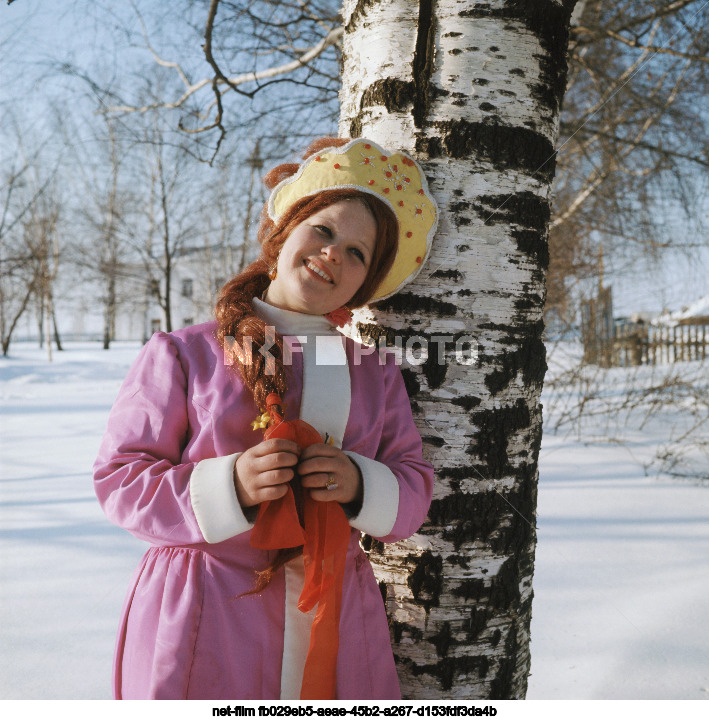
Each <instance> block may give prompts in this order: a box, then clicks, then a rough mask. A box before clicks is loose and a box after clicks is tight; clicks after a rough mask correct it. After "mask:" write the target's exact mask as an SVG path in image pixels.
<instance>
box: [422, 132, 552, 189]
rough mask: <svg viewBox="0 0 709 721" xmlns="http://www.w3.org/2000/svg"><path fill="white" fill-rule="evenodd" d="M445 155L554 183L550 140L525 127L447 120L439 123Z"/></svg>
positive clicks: (442, 149)
mask: <svg viewBox="0 0 709 721" xmlns="http://www.w3.org/2000/svg"><path fill="white" fill-rule="evenodd" d="M435 125H436V127H437V128H438V130H439V132H440V134H441V139H442V148H441V151H442V153H443V154H444V155H447V156H448V157H450V158H455V159H461V158H468V157H473V158H474V157H476V156H477V157H480V158H481V159H483V160H487V161H488V162H489V163H491V164H492V165H494V166H495V167H496V168H498V169H500V170H507V169H511V170H521V171H523V172H525V173H528V174H530V175H532V176H533V177H535V178H537V179H539V180H542V181H544V182H551V181H552V179H553V178H554V170H555V167H556V151H555V150H554V146H553V145H552V144H551V142H550V141H549V139H548V138H546V137H545V136H544V135H542V134H541V133H537V132H536V131H534V130H530V129H529V128H524V127H510V126H507V125H500V124H498V123H496V122H494V119H493V118H488V119H487V120H486V121H485V122H475V123H471V122H469V121H467V120H452V121H451V120H447V121H443V122H438V123H435Z"/></svg>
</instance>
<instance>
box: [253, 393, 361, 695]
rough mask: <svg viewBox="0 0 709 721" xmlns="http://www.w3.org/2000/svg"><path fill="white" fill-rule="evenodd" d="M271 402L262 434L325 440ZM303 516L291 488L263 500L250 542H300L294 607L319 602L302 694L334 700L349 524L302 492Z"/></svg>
mask: <svg viewBox="0 0 709 721" xmlns="http://www.w3.org/2000/svg"><path fill="white" fill-rule="evenodd" d="M273 400H275V399H272V396H269V397H268V399H267V405H269V406H270V408H269V412H270V413H271V415H272V416H273V417H275V419H276V422H275V424H274V425H272V426H270V427H269V428H268V429H267V430H266V432H265V433H264V438H265V439H266V440H268V439H269V438H286V439H289V440H293V441H295V442H296V443H298V445H299V446H300V447H301V448H307V447H308V446H311V445H313V444H314V443H322V442H323V439H322V437H321V436H320V434H319V433H318V432H317V431H316V430H315V429H314V428H313V427H312V426H311V425H309V424H308V423H306V422H305V421H301V420H295V421H285V420H283V418H282V417H281V416H280V415H279V414H278V413H275V412H274V411H273V405H272V403H269V401H273ZM277 404H280V398H279V399H278V400H277ZM303 518H304V521H303V525H301V523H300V520H299V518H298V511H297V508H296V503H295V496H294V494H293V490H292V488H291V487H290V486H289V488H288V492H287V493H286V495H285V496H283V498H279V499H278V500H276V501H266V502H264V503H262V504H261V506H260V508H259V512H258V516H257V518H256V523H255V525H254V528H253V530H252V531H251V545H252V546H253V547H254V548H262V549H267V550H275V549H281V548H295V547H297V546H301V545H302V546H303V562H304V564H305V585H304V587H303V592H302V593H301V594H300V599H299V600H298V608H299V609H300V610H301V611H303V612H304V613H307V612H308V611H310V610H311V609H312V608H314V607H315V605H316V604H317V607H318V609H317V611H316V612H315V619H314V621H313V625H312V628H311V631H310V647H309V649H308V655H307V658H306V661H305V671H304V674H303V685H302V687H301V691H300V698H301V699H310V700H327V699H334V698H335V681H336V676H335V669H336V667H337V649H338V646H339V626H340V607H341V600H342V582H343V579H344V575H345V557H346V555H347V544H348V543H349V539H350V533H351V528H350V524H349V522H348V520H347V516H345V512H344V511H343V510H342V506H341V505H340V504H339V503H337V502H334V501H333V502H329V503H324V502H318V501H313V500H312V499H311V498H310V494H309V493H307V492H306V493H304V494H303Z"/></svg>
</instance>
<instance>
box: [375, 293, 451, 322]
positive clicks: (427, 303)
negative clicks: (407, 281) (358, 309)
mask: <svg viewBox="0 0 709 721" xmlns="http://www.w3.org/2000/svg"><path fill="white" fill-rule="evenodd" d="M377 308H379V309H381V310H385V311H390V312H391V313H401V314H402V315H409V316H410V315H415V314H417V313H424V314H432V315H435V316H437V317H439V318H442V317H452V316H455V315H456V313H457V312H458V307H457V306H455V305H453V303H446V302H445V301H442V300H436V299H435V298H427V297H424V296H422V295H415V294H414V293H397V294H396V295H394V296H392V297H391V298H386V299H385V300H382V301H379V302H378V303H377Z"/></svg>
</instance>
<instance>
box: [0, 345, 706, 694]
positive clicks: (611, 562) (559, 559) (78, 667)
mask: <svg viewBox="0 0 709 721" xmlns="http://www.w3.org/2000/svg"><path fill="white" fill-rule="evenodd" d="M138 349H139V348H138V345H137V344H126V345H115V346H114V348H112V349H111V350H110V351H108V352H106V351H102V350H100V349H99V348H98V347H97V346H96V345H80V344H74V345H70V346H69V349H68V350H66V351H65V352H63V353H55V354H54V356H55V360H54V362H53V363H51V364H49V363H47V361H46V357H45V354H44V353H43V352H41V351H39V350H37V349H36V348H35V347H34V346H33V345H25V344H17V345H14V346H13V347H12V349H11V357H10V358H9V359H0V419H1V420H0V423H1V426H0V430H1V433H0V464H1V465H0V521H1V530H0V579H1V581H2V584H1V587H0V618H2V623H1V624H0V699H105V698H110V693H111V690H110V678H111V657H112V652H113V641H114V634H115V629H116V623H117V620H118V615H119V612H120V608H121V605H122V602H123V595H124V593H125V590H126V587H127V584H128V580H129V577H130V575H131V573H132V571H133V568H134V567H135V565H136V564H137V562H138V560H139V558H140V556H141V555H142V552H143V549H144V544H143V543H142V542H139V541H137V540H135V539H133V538H132V537H131V536H130V535H129V534H128V533H126V532H124V531H122V530H120V529H118V528H114V527H113V526H111V525H110V524H109V523H108V522H107V521H106V520H105V518H104V516H103V514H102V512H101V510H100V508H99V507H98V504H97V502H96V500H95V498H94V495H93V488H92V483H91V465H92V462H93V459H94V456H95V454H96V451H97V448H98V444H99V441H100V437H101V434H102V431H103V427H104V425H105V421H106V416H107V414H108V411H109V408H110V406H111V402H112V400H113V398H114V397H115V394H116V392H117V390H118V387H119V385H120V382H121V379H122V378H123V376H124V375H125V372H126V370H127V368H128V365H129V364H130V362H131V360H132V359H133V358H134V357H135V355H136V354H137V352H138ZM668 422H669V421H668V419H667V418H665V419H664V420H662V421H658V422H656V423H654V424H652V423H650V424H648V425H647V426H646V428H645V429H644V431H643V432H642V433H640V432H635V433H633V432H628V433H627V434H626V438H625V443H624V444H623V445H620V444H618V443H616V442H613V441H612V440H610V441H607V442H605V443H601V442H598V443H595V444H594V445H586V444H584V442H583V441H581V440H578V439H574V438H571V437H568V438H567V437H564V436H563V435H561V434H557V435H553V434H552V433H547V434H546V435H545V439H544V443H543V446H542V453H541V464H540V469H541V470H540V472H541V481H540V489H539V515H538V521H537V524H538V536H539V544H538V548H537V561H536V574H535V581H534V588H535V601H534V607H533V621H532V676H531V678H530V685H529V694H528V698H530V699H622V698H637V699H709V487H706V486H701V485H699V484H692V483H689V482H682V481H678V480H674V479H671V478H669V477H666V476H660V477H655V476H645V474H644V472H643V463H648V462H650V461H651V460H652V458H653V456H654V455H655V451H656V449H657V448H658V447H659V446H661V445H662V443H663V442H664V441H665V440H666V436H667V432H668V430H667V429H668V427H669V426H668V425H667V424H668ZM606 432H607V431H606V430H604V431H603V433H601V432H599V433H597V434H593V433H591V434H590V435H595V436H598V437H600V436H601V435H603V434H605V433H606ZM589 437H590V436H589Z"/></svg>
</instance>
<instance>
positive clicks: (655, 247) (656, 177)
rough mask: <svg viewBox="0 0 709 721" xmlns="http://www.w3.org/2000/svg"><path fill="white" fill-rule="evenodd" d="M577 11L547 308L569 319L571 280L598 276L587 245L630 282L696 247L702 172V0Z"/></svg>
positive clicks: (647, 1) (706, 11) (707, 66)
mask: <svg viewBox="0 0 709 721" xmlns="http://www.w3.org/2000/svg"><path fill="white" fill-rule="evenodd" d="M580 10H581V12H579V13H578V15H577V16H576V23H575V26H574V27H573V28H572V34H571V44H570V61H569V64H570V71H569V88H568V92H567V94H566V96H565V99H564V108H563V112H562V115H561V122H560V148H559V163H558V164H559V171H558V173H557V179H556V183H555V203H554V217H553V220H552V224H551V235H550V253H551V263H550V273H549V282H550V289H551V290H553V292H550V294H549V298H548V307H549V308H550V309H554V311H555V312H556V313H557V314H558V315H559V316H562V317H567V318H570V319H573V315H574V313H573V311H574V310H575V308H576V301H577V299H578V295H579V292H578V286H579V283H581V284H582V285H583V280H584V279H585V278H587V277H588V276H589V275H597V273H598V264H597V263H596V262H595V258H597V257H598V250H597V249H598V246H599V244H600V245H602V246H603V250H604V254H605V257H606V260H607V261H609V260H610V261H614V262H615V265H618V266H620V267H621V268H622V269H624V270H625V272H628V273H634V274H637V270H638V266H639V264H640V263H652V262H653V261H654V262H656V263H659V262H662V261H663V260H665V258H666V256H667V252H668V251H682V252H687V253H696V250H697V246H698V244H699V245H704V246H706V243H705V241H704V240H703V238H704V237H705V236H706V222H705V220H704V218H705V213H704V212H702V211H701V206H702V203H703V200H702V193H703V191H704V183H702V182H701V178H702V177H703V178H704V179H706V177H707V169H708V168H709V158H708V157H707V154H706V147H707V143H708V142H709V137H708V136H707V125H706V117H705V114H704V113H702V111H701V108H703V107H704V106H705V99H706V96H707V92H709V77H708V75H707V73H708V72H709V35H708V34H707V32H706V24H707V19H708V18H709V8H708V7H707V4H706V3H704V2H699V1H696V0H676V1H675V0H673V1H670V0H642V1H640V2H632V3H630V2H622V3H617V2H611V1H610V0H587V1H586V2H584V3H583V5H582V7H581V8H580ZM607 265H608V263H607Z"/></svg>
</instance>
